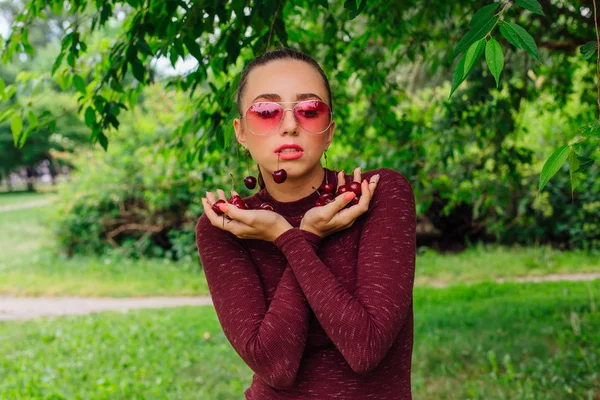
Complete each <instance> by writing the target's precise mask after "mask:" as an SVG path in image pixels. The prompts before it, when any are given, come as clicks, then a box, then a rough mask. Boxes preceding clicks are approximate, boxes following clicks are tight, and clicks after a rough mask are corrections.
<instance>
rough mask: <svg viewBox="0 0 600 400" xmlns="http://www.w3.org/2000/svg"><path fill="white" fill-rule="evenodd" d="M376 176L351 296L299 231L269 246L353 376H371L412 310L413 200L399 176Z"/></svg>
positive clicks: (390, 173)
mask: <svg viewBox="0 0 600 400" xmlns="http://www.w3.org/2000/svg"><path fill="white" fill-rule="evenodd" d="M380 173H381V178H380V180H379V183H378V186H377V188H376V190H375V193H374V194H373V198H372V199H371V203H370V206H369V210H368V211H367V213H368V215H367V218H366V220H365V223H364V226H363V229H362V233H361V237H360V241H359V248H358V260H357V265H356V290H355V292H354V294H351V293H349V292H348V291H347V290H346V289H345V288H344V286H343V285H342V283H341V282H340V281H339V280H338V279H337V278H336V277H335V276H334V275H333V274H332V273H331V271H330V270H329V269H328V268H327V266H326V265H325V264H323V262H322V261H321V260H320V259H319V257H318V256H317V253H316V251H315V250H314V248H313V247H311V246H310V245H309V244H308V243H307V241H306V240H305V235H304V234H303V233H302V230H301V229H299V228H294V229H290V230H288V231H286V232H284V233H283V234H282V235H280V236H279V237H278V238H277V239H276V240H275V241H274V244H275V245H276V246H277V247H279V248H280V249H281V251H282V252H283V254H284V255H285V256H286V258H287V261H288V263H289V265H290V266H291V269H292V270H293V272H294V275H295V276H296V279H297V280H298V282H299V284H300V287H301V288H302V291H303V292H304V295H305V296H306V299H307V300H308V303H309V304H310V307H311V308H312V310H313V311H314V314H315V316H316V318H317V319H318V320H319V322H320V324H321V326H322V327H323V329H324V330H325V332H326V333H327V335H328V336H329V338H330V339H331V340H332V342H333V343H334V344H335V346H336V347H337V348H338V350H339V351H340V353H341V354H342V356H343V357H344V359H345V360H346V361H347V362H348V364H349V366H350V368H352V370H353V371H355V372H357V373H368V372H370V371H371V370H373V369H374V368H375V367H376V366H377V365H378V364H379V363H380V362H381V361H382V360H383V359H384V357H385V356H386V354H387V352H388V350H389V349H390V347H391V346H392V344H393V342H394V339H395V338H396V336H397V335H398V332H399V331H400V329H401V328H402V326H403V324H404V322H405V321H406V320H407V318H408V316H409V313H410V312H411V310H412V292H413V282H414V271H415V256H416V254H415V253H416V211H415V200H414V194H413V190H412V187H411V185H410V183H409V181H408V180H407V179H406V178H405V177H404V176H403V175H401V174H400V173H398V172H396V171H394V170H391V169H387V168H382V169H381V172H380ZM340 251H344V249H340Z"/></svg>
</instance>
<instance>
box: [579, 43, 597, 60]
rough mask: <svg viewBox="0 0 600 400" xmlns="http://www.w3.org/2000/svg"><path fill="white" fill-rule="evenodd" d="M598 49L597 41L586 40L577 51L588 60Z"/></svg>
mask: <svg viewBox="0 0 600 400" xmlns="http://www.w3.org/2000/svg"><path fill="white" fill-rule="evenodd" d="M597 50H598V42H587V43H586V44H584V45H583V46H581V47H580V48H579V53H581V56H582V57H583V59H584V60H589V59H590V58H591V57H592V56H593V55H594V54H596V51H597Z"/></svg>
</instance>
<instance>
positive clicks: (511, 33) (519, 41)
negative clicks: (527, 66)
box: [500, 21, 542, 62]
mask: <svg viewBox="0 0 600 400" xmlns="http://www.w3.org/2000/svg"><path fill="white" fill-rule="evenodd" d="M500 33H501V34H502V36H504V37H505V38H506V40H508V41H509V42H510V43H511V44H512V45H513V46H515V47H516V48H519V49H523V50H526V51H527V52H528V53H529V54H531V55H532V56H533V57H534V58H535V59H536V60H538V61H539V62H542V61H541V60H540V58H539V56H538V50H537V46H536V44H535V40H533V37H531V35H530V34H529V33H527V31H526V30H525V29H523V28H522V27H521V26H519V25H517V24H514V23H512V22H504V21H501V22H500Z"/></svg>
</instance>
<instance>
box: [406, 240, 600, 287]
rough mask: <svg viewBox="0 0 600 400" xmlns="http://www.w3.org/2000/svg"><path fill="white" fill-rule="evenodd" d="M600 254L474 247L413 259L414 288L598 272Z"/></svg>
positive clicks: (524, 248)
mask: <svg viewBox="0 0 600 400" xmlns="http://www.w3.org/2000/svg"><path fill="white" fill-rule="evenodd" d="M599 260H600V252H599V251H596V252H590V253H586V252H584V251H577V250H574V251H559V250H555V249H552V248H551V247H550V246H546V245H544V246H539V247H537V248H536V247H523V246H513V247H507V246H499V245H489V244H477V245H475V246H472V247H470V248H469V249H467V250H465V251H463V252H460V253H456V254H440V253H437V252H435V251H431V250H428V251H426V252H423V253H421V254H418V255H417V261H416V272H415V282H416V284H417V285H427V284H436V283H439V284H454V283H461V282H463V283H471V282H483V281H487V280H495V279H499V278H511V277H513V278H514V277H523V276H542V275H548V274H568V273H582V272H600V261H599Z"/></svg>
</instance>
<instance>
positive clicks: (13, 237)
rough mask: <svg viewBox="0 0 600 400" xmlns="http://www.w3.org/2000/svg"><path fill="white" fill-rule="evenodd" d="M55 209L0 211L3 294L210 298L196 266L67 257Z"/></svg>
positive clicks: (161, 262)
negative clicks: (56, 231) (52, 219)
mask: <svg viewBox="0 0 600 400" xmlns="http://www.w3.org/2000/svg"><path fill="white" fill-rule="evenodd" d="M51 211H52V210H51V206H44V207H36V208H28V209H22V210H15V211H11V212H0V226H1V227H2V229H0V254H1V255H2V257H1V258H0V294H4V295H13V296H41V295H50V296H51V295H77V296H110V297H129V296H185V295H198V294H208V287H207V285H206V279H205V278H204V275H203V274H202V271H201V269H200V268H199V266H198V265H197V264H194V263H191V262H188V263H184V262H181V263H175V262H170V261H168V260H141V261H139V260H126V259H122V258H120V257H115V256H105V257H96V256H79V255H78V256H75V257H73V258H67V257H66V256H64V255H62V254H60V252H57V251H55V248H54V246H55V245H54V241H53V238H52V237H51V235H50V234H49V230H48V229H47V224H48V222H47V221H48V217H49V215H50V213H51Z"/></svg>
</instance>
